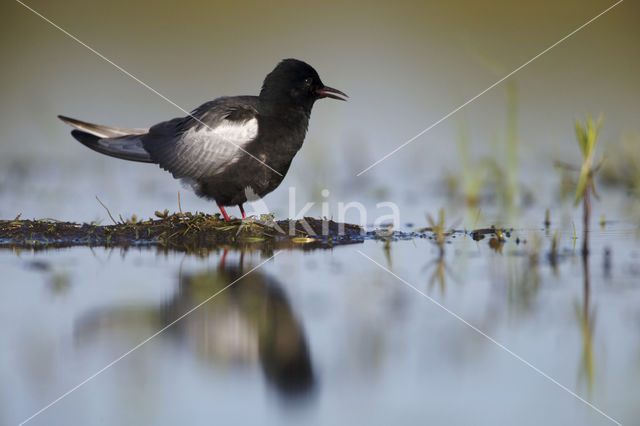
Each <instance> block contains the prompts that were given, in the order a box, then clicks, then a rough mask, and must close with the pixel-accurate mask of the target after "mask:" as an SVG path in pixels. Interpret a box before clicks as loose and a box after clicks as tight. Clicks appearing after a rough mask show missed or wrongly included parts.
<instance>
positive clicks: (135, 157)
mask: <svg viewBox="0 0 640 426" xmlns="http://www.w3.org/2000/svg"><path fill="white" fill-rule="evenodd" d="M58 118H59V119H60V120H62V121H64V122H65V123H67V124H68V125H70V126H72V127H75V129H76V130H72V131H71V135H72V136H73V137H74V138H76V139H77V140H78V142H80V143H82V144H83V145H85V146H87V147H89V148H91V149H93V150H94V151H97V152H99V153H101V154H105V155H109V156H111V157H116V158H122V159H124V160H130V161H140V162H143V163H153V160H152V159H151V156H150V155H149V153H148V152H147V151H146V150H145V149H144V146H143V145H142V136H144V135H145V134H147V132H148V130H147V129H124V128H120V127H109V126H102V125H100V124H92V123H86V122H84V121H80V120H76V119H74V118H69V117H64V116H62V115H59V116H58Z"/></svg>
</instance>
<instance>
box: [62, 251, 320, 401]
mask: <svg viewBox="0 0 640 426" xmlns="http://www.w3.org/2000/svg"><path fill="white" fill-rule="evenodd" d="M241 276H242V270H241V268H239V267H235V266H228V265H226V266H225V265H224V262H223V263H222V264H221V265H220V268H219V270H218V271H215V272H204V273H200V274H195V275H189V276H186V277H183V278H181V280H180V284H179V288H178V290H177V292H176V294H175V295H174V296H172V297H171V298H170V299H169V300H167V301H166V302H165V303H163V304H162V305H161V306H159V307H158V306H135V307H117V308H113V309H109V310H101V311H95V312H92V313H90V314H89V315H86V316H84V317H82V318H81V319H80V320H79V321H78V322H77V325H76V333H75V334H76V339H77V341H78V342H80V343H85V342H87V341H89V340H91V341H94V340H96V339H97V340H98V341H100V342H103V343H107V344H110V345H116V346H118V347H120V346H124V347H126V346H131V345H133V344H134V342H136V341H137V340H138V339H139V338H140V336H141V335H149V334H152V333H153V332H155V331H157V330H158V329H162V328H163V327H165V326H167V325H169V324H171V323H172V322H174V321H175V320H176V319H178V318H180V317H181V316H183V315H185V313H187V312H188V311H189V310H191V309H192V308H193V307H194V306H197V305H198V304H200V303H202V302H203V301H205V300H207V299H208V298H210V297H211V295H213V294H215V293H217V292H219V291H220V290H222V289H223V288H224V287H226V286H228V285H229V284H230V283H231V282H233V281H235V280H237V279H238V278H240V277H241ZM162 337H164V338H169V339H170V340H171V341H172V342H174V343H175V344H177V345H179V346H180V348H184V349H187V351H188V352H189V353H193V354H194V355H195V356H196V357H197V358H198V359H200V360H201V361H203V362H204V363H205V364H211V365H215V366H221V367H225V366H229V365H233V366H235V367H250V366H253V365H256V364H260V366H261V368H262V370H263V372H264V375H265V377H266V378H267V382H268V383H270V384H271V385H273V386H274V388H275V389H277V390H278V391H279V392H280V393H281V394H282V395H284V396H303V395H306V394H307V393H308V392H309V391H310V390H312V389H313V385H314V374H313V368H312V364H311V359H310V354H309V348H308V345H307V342H306V337H305V334H304V330H303V329H302V327H301V325H300V323H299V322H298V320H297V319H296V317H295V316H294V314H293V311H292V309H291V306H290V305H289V301H288V299H287V297H286V294H285V293H284V292H283V290H282V289H281V287H280V285H279V283H278V282H277V281H275V280H274V279H272V278H270V277H268V276H265V275H263V274H261V273H260V272H259V271H253V272H252V273H250V274H248V275H247V276H246V277H244V278H242V279H240V280H238V281H237V283H235V284H234V285H233V286H231V287H229V288H228V289H226V290H225V291H223V292H221V293H220V294H219V295H218V296H216V297H215V298H214V299H212V300H210V301H209V302H207V303H204V304H202V306H200V307H199V308H198V309H196V310H195V311H193V312H191V313H190V314H188V315H185V316H184V317H183V318H182V319H180V320H179V321H177V322H175V324H173V325H171V326H170V327H169V328H168V329H167V330H166V331H164V332H163V333H162V334H161V335H160V336H158V338H162Z"/></svg>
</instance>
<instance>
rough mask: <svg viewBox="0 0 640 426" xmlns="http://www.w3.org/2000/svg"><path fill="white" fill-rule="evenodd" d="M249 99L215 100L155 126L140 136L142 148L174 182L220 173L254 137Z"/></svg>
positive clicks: (254, 114)
mask: <svg viewBox="0 0 640 426" xmlns="http://www.w3.org/2000/svg"><path fill="white" fill-rule="evenodd" d="M249 100H250V98H248V99H247V100H246V101H242V100H239V99H238V98H219V99H216V100H214V101H211V102H207V103H206V104H204V105H202V106H200V107H198V108H197V109H196V110H194V111H193V112H192V115H191V116H188V117H185V118H176V119H173V120H170V121H166V122H164V123H160V124H157V125H155V126H153V127H152V128H151V129H150V130H149V133H148V134H147V135H145V136H144V138H143V144H144V148H145V149H146V150H147V151H148V152H149V153H150V154H151V158H152V159H153V160H154V161H155V162H156V163H158V164H159V165H160V167H162V168H163V169H165V170H168V171H170V172H171V173H172V174H173V176H174V177H176V178H178V179H185V178H186V179H191V180H196V181H197V180H198V179H201V178H203V177H205V176H212V175H215V174H217V173H220V172H222V171H223V170H224V169H225V168H227V167H228V166H229V165H231V164H233V163H235V162H237V161H238V160H239V159H240V156H241V154H242V153H243V152H245V151H246V149H247V145H248V144H250V143H251V142H252V141H254V140H255V139H256V138H257V136H258V118H257V116H258V112H257V109H256V107H255V104H254V102H249Z"/></svg>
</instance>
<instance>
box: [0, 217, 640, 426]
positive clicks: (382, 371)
mask: <svg viewBox="0 0 640 426" xmlns="http://www.w3.org/2000/svg"><path fill="white" fill-rule="evenodd" d="M636 230H637V228H634V227H632V226H629V225H628V224H622V223H621V224H617V225H615V226H611V227H610V228H609V229H606V230H605V231H595V232H594V238H593V242H592V247H591V249H592V256H591V258H590V265H589V269H588V270H589V278H590V280H589V284H588V285H589V286H588V287H587V288H586V287H585V281H584V275H583V265H582V262H581V259H580V257H579V256H578V252H579V249H574V248H573V238H572V235H569V234H565V235H562V236H561V239H560V247H561V251H560V254H561V256H560V257H559V260H558V263H557V264H556V265H555V266H553V265H552V264H551V262H549V261H548V260H547V259H546V257H545V253H547V252H548V249H543V250H542V251H541V252H540V255H539V261H538V263H535V262H533V261H532V259H531V257H530V256H529V254H530V253H531V252H532V250H533V249H532V245H533V244H534V243H533V241H532V240H531V239H529V240H528V241H527V243H526V244H522V243H521V244H519V245H518V244H516V243H515V238H514V237H515V235H514V236H513V237H512V238H511V239H510V241H508V242H507V243H506V244H505V245H504V246H503V247H502V249H501V253H500V252H496V251H493V250H492V249H491V248H490V247H489V244H488V241H487V240H483V241H479V242H474V241H472V240H471V239H470V238H467V237H462V236H457V237H456V239H454V240H452V244H449V245H447V248H446V255H445V258H444V260H443V264H444V266H443V269H442V270H443V271H444V272H443V275H442V277H443V279H442V280H440V278H439V277H438V276H437V271H438V267H439V265H438V261H437V259H438V256H437V250H436V249H435V247H434V246H433V244H432V243H431V242H430V241H429V240H426V239H419V240H413V241H399V242H395V243H393V245H392V248H391V250H390V253H389V255H388V256H387V255H386V254H385V250H384V244H383V243H381V242H376V241H365V242H364V243H362V244H356V245H352V246H344V247H339V248H335V249H333V250H318V251H313V252H302V251H283V252H276V253H275V257H273V258H272V256H274V254H271V253H267V254H265V253H260V252H253V253H244V254H242V253H239V252H234V251H231V252H229V253H228V254H227V256H226V258H225V259H224V261H223V260H222V256H223V252H222V251H221V252H220V253H219V254H218V255H211V256H210V257H207V258H197V257H193V256H186V255H183V254H180V253H172V252H171V253H168V254H163V253H158V252H157V251H156V250H154V249H135V250H128V251H121V250H119V249H111V250H105V249H102V248H95V249H88V248H83V247H79V248H73V249H68V250H58V251H44V252H29V251H22V252H10V251H8V250H3V251H2V252H0V265H1V267H2V270H3V271H4V276H5V279H4V283H3V285H2V286H1V287H0V291H1V294H0V298H1V300H3V303H2V305H1V306H2V311H1V312H2V318H1V319H2V321H0V334H1V335H2V336H3V345H2V349H1V350H0V360H1V363H0V366H1V368H2V377H3V378H4V380H3V381H2V386H1V389H2V390H1V392H0V395H2V398H1V399H0V400H1V401H2V410H1V412H2V417H1V418H0V419H1V420H2V423H4V424H15V423H18V422H20V421H22V420H25V419H26V418H27V417H29V416H30V415H32V414H33V413H35V412H36V411H37V410H39V409H40V408H42V407H44V406H45V405H47V404H48V403H50V402H51V401H53V400H55V399H56V398H58V397H59V396H60V395H62V394H63V393H64V392H66V391H68V390H69V389H72V388H73V387H74V386H76V385H77V384H79V383H82V382H83V381H84V380H86V379H87V378H88V377H91V376H92V375H94V374H95V373H96V372H99V371H101V369H102V368H104V367H105V366H107V365H109V363H111V362H112V361H114V360H117V359H118V358H119V357H121V356H122V355H123V354H127V352H128V351H129V350H131V349H132V348H135V347H136V345H138V344H140V343H141V342H145V341H146V339H148V338H149V337H150V336H154V334H155V333H157V332H158V331H161V330H163V331H161V332H160V333H159V334H157V335H156V336H155V337H153V338H151V339H150V340H148V341H146V343H144V344H143V345H142V346H140V347H139V348H138V349H136V350H134V351H133V352H131V353H129V354H127V355H126V356H124V357H123V358H122V359H120V360H119V361H117V362H116V363H114V364H113V365H111V366H110V367H109V368H107V369H106V370H104V371H102V372H100V373H99V374H98V375H97V376H95V377H94V378H92V379H91V380H89V381H87V382H86V383H85V384H83V385H82V386H81V387H79V388H78V389H77V390H75V391H74V392H72V393H71V394H69V395H68V396H67V397H65V398H63V399H62V400H60V401H59V402H57V403H56V404H55V405H53V406H52V407H50V408H49V409H47V410H46V411H44V412H42V413H41V414H39V415H38V416H37V417H35V418H34V419H33V420H32V421H31V422H30V424H43V425H44V424H149V423H153V424H167V425H168V424H175V423H178V422H188V423H190V424H209V423H211V422H216V423H218V424H255V423H260V424H300V423H305V424H326V423H331V424H344V423H356V424H363V423H371V424H388V423H390V422H395V423H401V424H414V423H416V422H418V421H420V422H422V421H424V420H425V419H428V420H429V421H432V422H434V423H438V424H441V423H447V424H469V423H474V424H514V423H518V424H540V423H546V424H594V425H596V424H608V423H610V421H609V420H607V419H606V418H605V417H603V416H602V415H601V414H599V413H597V412H596V411H594V410H593V409H592V408H590V407H589V406H588V405H586V404H585V403H584V402H581V401H579V400H577V399H576V398H575V397H574V396H572V395H570V394H569V393H567V392H566V391H565V390H563V389H561V388H560V387H558V385H556V384H554V383H552V382H551V381H550V380H549V379H547V378H545V377H543V376H541V374H540V373H539V372H536V371H534V370H533V369H532V368H530V367H529V366H527V365H525V363H524V362H522V361H521V360H518V359H516V358H515V357H514V356H512V355H511V354H509V353H508V352H507V351H506V350H505V349H504V348H501V347H499V346H498V345H497V344H496V343H494V342H492V341H490V340H489V338H488V337H486V336H489V337H490V338H492V339H495V341H497V342H499V343H500V344H501V345H504V347H506V348H508V349H509V350H510V351H513V353H515V354H517V356H519V357H522V358H523V359H524V360H526V361H527V362H529V363H531V364H532V365H533V366H535V367H536V368H538V369H540V370H541V371H542V372H544V373H545V374H548V375H549V376H550V377H552V378H553V379H554V380H556V381H557V382H559V383H561V384H562V385H563V386H566V387H567V388H569V389H571V391H573V392H575V393H576V394H578V395H580V396H581V397H582V398H584V399H585V400H587V401H588V402H590V403H592V404H593V405H594V406H597V407H598V408H599V409H601V410H603V411H604V412H605V413H607V414H608V415H610V416H611V417H613V418H615V419H616V420H618V421H621V422H622V423H623V424H633V422H634V418H635V416H637V412H636V404H634V401H635V389H636V388H637V383H638V379H639V378H640V369H639V368H638V362H637V360H638V356H639V355H640V338H638V327H639V324H640V322H639V320H640V317H639V316H638V315H639V314H638V310H637V306H638V304H639V303H640V292H639V291H638V290H639V289H638V285H639V284H640V280H639V277H640V269H638V266H637V265H638V259H640V244H638V239H637V238H636V237H634V236H633V232H635V231H636ZM534 231H535V233H536V235H540V238H541V243H540V244H541V245H542V246H543V247H547V248H548V246H549V243H550V241H549V237H545V236H544V232H543V231H542V230H528V231H525V230H523V231H519V232H517V234H518V235H519V236H520V237H521V238H527V236H528V235H533V233H534ZM578 245H579V244H578ZM605 247H609V248H611V247H613V254H612V256H611V258H610V259H611V265H610V266H606V265H605V260H604V250H605ZM367 256H368V257H370V258H371V259H372V260H373V261H375V262H377V263H379V264H380V266H382V267H384V268H389V269H390V270H391V271H392V272H393V273H394V274H397V277H399V278H401V279H399V278H396V277H394V276H393V275H391V274H390V273H388V272H386V271H385V270H384V269H382V268H381V267H380V266H379V265H376V264H375V263H373V262H372V261H371V260H369V259H368V258H367ZM256 266H257V268H256V269H255V270H253V271H252V272H249V271H251V270H252V268H254V267H256ZM247 272H248V274H247V275H246V277H244V278H242V279H240V280H238V281H236V280H237V279H238V278H239V277H240V276H242V274H243V273H247ZM434 276H435V278H434ZM405 281H406V282H405ZM234 282H235V283H234ZM230 283H234V284H232V285H231V286H230V287H229V288H226V289H225V287H226V286H228V285H229V284H230ZM409 285H411V286H414V287H415V289H413V288H410V286H409ZM215 294H217V295H216V296H215V297H213V298H211V296H212V295H215ZM209 298H211V300H208V299H209ZM207 300H208V301H207ZM203 302H204V303H203ZM199 304H202V305H201V306H199V307H198V308H197V309H196V310H194V311H193V312H191V313H189V314H187V315H186V316H184V317H183V318H182V319H179V320H178V321H177V322H175V323H173V321H175V320H176V319H178V318H180V317H181V316H183V315H185V314H186V313H188V312H189V311H190V310H191V309H193V308H194V307H196V306H198V305H199ZM439 305H441V306H439ZM449 311H450V312H449ZM585 313H586V314H585ZM454 314H455V315H454ZM584 315H586V316H587V318H586V319H585V317H584ZM457 316H459V317H457ZM463 320H464V321H466V322H468V324H466V323H465V322H463ZM587 324H588V325H587ZM469 325H472V326H474V327H477V329H478V330H480V331H481V332H482V333H485V334H486V336H483V335H482V334H480V333H479V332H478V331H476V330H474V329H472V328H471V327H470V326H469ZM165 327H167V328H166V329H164V328H165Z"/></svg>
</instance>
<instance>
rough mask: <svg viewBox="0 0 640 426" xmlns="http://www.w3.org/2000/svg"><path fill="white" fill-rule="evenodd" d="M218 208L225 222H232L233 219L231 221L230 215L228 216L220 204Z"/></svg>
mask: <svg viewBox="0 0 640 426" xmlns="http://www.w3.org/2000/svg"><path fill="white" fill-rule="evenodd" d="M218 208H219V209H220V211H221V212H222V216H224V220H226V221H227V222H231V219H229V215H228V214H227V212H226V211H225V210H224V207H222V206H221V205H220V204H218Z"/></svg>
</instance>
